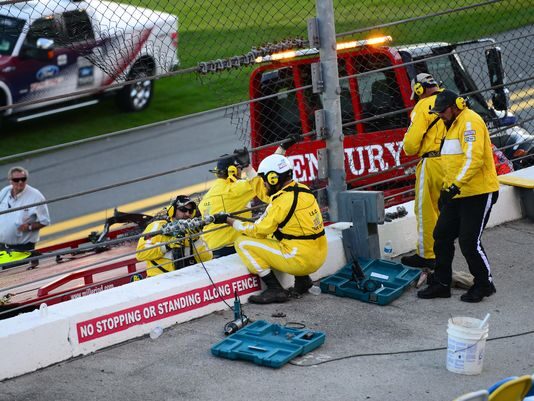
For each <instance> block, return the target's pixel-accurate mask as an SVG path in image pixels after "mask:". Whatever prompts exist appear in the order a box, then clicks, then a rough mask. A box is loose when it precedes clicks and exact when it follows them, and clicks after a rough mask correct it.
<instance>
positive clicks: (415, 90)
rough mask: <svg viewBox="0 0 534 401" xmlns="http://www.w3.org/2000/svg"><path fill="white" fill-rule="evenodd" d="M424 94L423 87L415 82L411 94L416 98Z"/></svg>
mask: <svg viewBox="0 0 534 401" xmlns="http://www.w3.org/2000/svg"><path fill="white" fill-rule="evenodd" d="M424 92H425V87H424V86H423V85H422V84H421V83H420V82H416V83H415V84H414V86H413V93H415V94H416V95H417V96H421V95H422V94H423V93H424Z"/></svg>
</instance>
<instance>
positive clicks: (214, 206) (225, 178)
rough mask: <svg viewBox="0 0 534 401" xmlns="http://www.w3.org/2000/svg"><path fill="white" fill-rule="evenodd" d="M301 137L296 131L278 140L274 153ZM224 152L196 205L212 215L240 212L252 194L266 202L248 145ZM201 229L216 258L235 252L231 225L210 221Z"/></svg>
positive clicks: (261, 183)
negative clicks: (206, 188) (230, 152)
mask: <svg viewBox="0 0 534 401" xmlns="http://www.w3.org/2000/svg"><path fill="white" fill-rule="evenodd" d="M300 139H301V138H300V136H299V135H292V136H291V137H289V138H288V139H287V140H286V141H285V142H283V143H282V144H280V146H279V147H278V149H276V151H275V154H281V155H284V154H285V152H286V150H287V149H288V148H289V147H290V146H292V145H293V144H294V143H296V142H297V141H299V140H300ZM223 156H227V157H223ZM223 156H221V157H222V158H221V159H220V160H219V161H218V162H217V167H216V168H215V169H214V170H210V171H211V172H212V173H215V175H216V176H217V180H216V181H215V184H214V185H213V186H212V187H211V188H210V189H209V191H208V192H206V194H205V195H204V197H203V198H202V200H201V202H200V205H199V209H200V212H201V213H202V215H203V216H213V215H215V214H217V213H235V212H239V211H241V210H244V209H246V208H248V207H249V206H250V205H249V204H250V202H251V201H252V200H253V199H254V198H258V199H259V200H260V201H262V202H264V203H267V202H268V201H269V196H268V195H267V192H266V190H265V186H264V185H263V180H262V179H261V178H260V177H257V174H256V170H254V168H253V167H252V166H251V164H250V156H249V153H248V150H247V148H243V149H236V150H235V151H234V154H233V155H223ZM243 173H245V178H244V179H242V178H241V176H242V174H243ZM239 217H242V218H251V217H252V212H251V211H246V212H244V213H241V214H240V215H239ZM217 228H218V229H217ZM204 231H205V233H204V234H203V238H204V240H205V241H206V243H207V244H208V246H209V248H210V249H211V250H213V256H214V257H215V258H218V257H221V256H226V255H231V254H233V253H235V248H234V241H235V240H236V238H237V237H239V235H240V233H239V232H237V231H236V230H234V229H233V228H232V227H230V226H227V227H225V228H221V226H220V225H219V226H217V225H215V224H209V225H207V226H206V227H205V228H204Z"/></svg>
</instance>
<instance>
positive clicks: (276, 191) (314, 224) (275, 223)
mask: <svg viewBox="0 0 534 401" xmlns="http://www.w3.org/2000/svg"><path fill="white" fill-rule="evenodd" d="M258 175H259V176H260V177H261V178H262V180H263V182H264V184H265V188H266V190H267V193H268V195H269V196H270V203H269V205H268V206H267V209H265V212H264V213H263V214H262V215H261V216H260V217H259V218H258V219H257V220H256V221H255V222H254V223H248V222H241V221H239V220H236V219H233V218H231V217H229V216H228V214H224V213H221V214H218V215H216V216H215V223H216V224H222V223H227V224H229V225H231V226H232V227H233V228H234V229H235V230H236V231H237V232H238V233H240V234H244V235H240V236H239V237H238V238H237V239H236V241H235V247H236V250H237V253H238V254H239V257H240V258H241V260H242V261H243V263H245V265H246V266H247V268H248V270H249V271H250V272H251V273H254V274H257V275H258V276H260V277H261V279H262V280H263V282H264V283H265V285H266V286H267V289H266V290H265V291H263V292H262V293H261V294H259V295H252V296H251V297H250V298H249V301H250V302H252V303H256V304H269V303H277V302H286V301H288V300H289V298H290V296H289V292H288V291H286V290H285V289H284V288H283V287H282V286H281V284H280V282H279V281H278V279H277V278H276V276H275V275H274V273H273V272H272V270H271V269H275V270H279V271H282V272H285V273H289V274H292V275H294V276H295V286H294V291H295V292H296V293H297V294H300V295H302V294H304V293H305V292H306V291H308V289H309V288H310V287H311V286H312V280H311V278H310V276H309V274H311V273H313V272H315V271H317V270H318V269H319V268H320V267H321V266H322V264H323V263H324V261H325V259H326V255H327V251H328V244H327V241H326V236H325V232H324V226H323V219H322V216H321V210H320V209H319V205H318V204H317V200H316V199H315V197H314V195H313V193H312V192H311V191H310V189H309V188H308V187H306V186H305V185H302V184H299V183H297V182H296V181H293V169H292V166H291V161H290V160H289V159H288V158H287V157H284V156H282V155H278V154H274V155H271V156H268V157H266V158H265V159H263V161H262V162H261V163H260V165H259V167H258ZM271 235H272V237H274V238H272V237H271Z"/></svg>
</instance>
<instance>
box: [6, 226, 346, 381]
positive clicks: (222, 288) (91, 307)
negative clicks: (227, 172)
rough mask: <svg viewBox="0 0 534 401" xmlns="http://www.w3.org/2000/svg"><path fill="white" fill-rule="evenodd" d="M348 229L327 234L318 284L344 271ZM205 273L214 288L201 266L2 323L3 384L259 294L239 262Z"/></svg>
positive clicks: (287, 281) (212, 265) (216, 264)
mask: <svg viewBox="0 0 534 401" xmlns="http://www.w3.org/2000/svg"><path fill="white" fill-rule="evenodd" d="M346 227H347V224H346V223H338V224H335V225H332V226H330V227H327V228H326V233H327V239H328V249H329V252H328V257H327V260H326V262H325V264H324V265H323V267H322V268H321V269H320V270H319V271H318V272H316V273H315V274H313V275H312V278H313V279H314V280H316V279H319V278H321V277H324V276H327V275H330V274H332V273H334V272H335V271H337V270H338V269H339V268H340V267H341V266H343V265H344V264H345V263H346V259H345V256H344V253H343V246H342V242H341V230H342V229H343V228H346ZM205 266H206V269H207V271H208V272H209V274H210V276H211V279H212V280H213V282H214V283H215V285H213V284H212V283H211V282H210V279H209V278H208V276H207V274H206V272H205V271H204V269H203V268H202V266H201V265H198V264H197V265H195V266H190V267H187V268H185V269H181V270H178V271H175V272H171V273H167V274H164V275H160V276H156V277H153V278H150V279H146V280H141V281H137V282H134V283H131V284H129V285H126V286H122V287H117V288H112V289H109V290H107V291H104V292H100V293H97V294H92V295H89V296H86V297H81V298H78V299H74V300H71V301H67V302H63V303H60V304H57V305H52V306H50V307H42V308H41V309H40V310H36V311H33V312H30V313H25V314H21V315H19V316H17V317H14V318H11V319H6V320H2V321H0V349H2V350H3V354H2V356H3V358H4V360H5V361H9V363H5V364H2V366H0V380H2V379H6V378H9V377H15V376H18V375H21V374H24V373H28V372H32V371H34V370H37V369H40V368H43V367H45V366H48V365H51V364H53V363H57V362H60V361H64V360H66V359H69V358H72V357H75V356H78V355H85V354H89V353H92V352H95V351H96V350H98V349H101V348H105V347H108V346H110V345H113V344H118V343H121V342H124V341H126V340H129V339H131V338H136V337H140V336H143V335H146V334H148V333H149V332H150V331H151V330H152V329H153V328H154V327H156V326H160V327H162V328H165V327H170V326H172V325H174V324H176V323H181V322H185V321H188V320H191V319H194V318H197V317H200V316H204V315H207V314H210V313H212V312H214V311H217V310H223V309H226V308H227V306H226V305H225V304H224V303H223V302H222V300H221V298H223V299H225V300H226V301H227V302H228V301H230V303H231V301H232V300H233V297H234V290H237V291H238V293H239V294H240V297H241V301H242V302H246V301H247V299H248V297H249V296H250V295H251V294H253V293H255V292H257V291H259V290H260V289H261V284H260V280H259V279H258V278H257V277H256V276H254V275H252V274H250V273H249V272H248V270H247V269H246V268H245V266H244V265H243V264H242V263H241V261H240V260H239V256H237V255H230V256H227V257H224V258H219V259H215V260H212V261H209V262H206V263H205ZM280 279H281V282H282V285H284V286H285V287H288V286H290V285H292V284H293V282H292V280H291V278H290V277H289V276H288V275H283V276H282V277H280ZM22 350H24V352H23V353H24V355H25V356H24V358H21V357H20V355H21V354H22Z"/></svg>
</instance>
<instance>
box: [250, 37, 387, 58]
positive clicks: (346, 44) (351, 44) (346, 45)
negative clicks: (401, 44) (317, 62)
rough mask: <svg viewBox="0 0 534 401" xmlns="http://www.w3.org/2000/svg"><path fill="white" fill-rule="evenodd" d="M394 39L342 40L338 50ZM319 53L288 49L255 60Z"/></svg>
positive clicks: (372, 44)
mask: <svg viewBox="0 0 534 401" xmlns="http://www.w3.org/2000/svg"><path fill="white" fill-rule="evenodd" d="M392 40H393V39H392V38H391V36H379V37H374V38H369V39H363V40H352V41H350V42H341V43H337V44H336V50H337V51H340V50H347V49H354V48H356V47H362V46H375V45H380V44H383V43H390V42H391V41H392ZM317 53H319V50H318V49H315V48H313V49H303V50H288V51H285V52H280V53H274V54H271V55H268V56H263V57H257V58H256V59H255V60H254V61H255V62H256V63H257V64H259V63H263V62H268V61H280V60H286V59H291V58H295V57H302V56H309V55H313V54H317Z"/></svg>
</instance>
